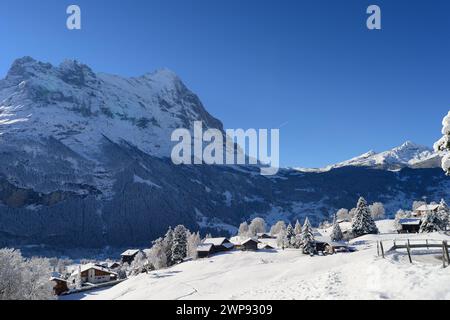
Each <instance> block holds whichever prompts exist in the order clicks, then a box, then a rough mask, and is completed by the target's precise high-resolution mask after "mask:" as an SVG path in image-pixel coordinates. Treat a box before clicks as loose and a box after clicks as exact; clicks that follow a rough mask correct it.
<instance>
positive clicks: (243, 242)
mask: <svg viewBox="0 0 450 320" xmlns="http://www.w3.org/2000/svg"><path fill="white" fill-rule="evenodd" d="M250 241H253V242H256V243H259V241H258V240H255V239H253V238H248V239H246V240H244V241H242V243H241V244H246V243H248V242H250Z"/></svg>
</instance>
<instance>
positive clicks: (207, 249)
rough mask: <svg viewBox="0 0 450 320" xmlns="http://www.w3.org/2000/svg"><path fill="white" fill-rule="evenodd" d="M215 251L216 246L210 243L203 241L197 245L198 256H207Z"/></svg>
mask: <svg viewBox="0 0 450 320" xmlns="http://www.w3.org/2000/svg"><path fill="white" fill-rule="evenodd" d="M213 253H214V246H213V245H212V244H210V243H202V244H199V245H198V246H197V257H198V258H207V257H209V256H210V255H211V254H213Z"/></svg>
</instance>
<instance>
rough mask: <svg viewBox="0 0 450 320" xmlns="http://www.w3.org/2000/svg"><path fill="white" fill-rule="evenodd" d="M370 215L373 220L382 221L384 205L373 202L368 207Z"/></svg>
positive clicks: (384, 212) (384, 211)
mask: <svg viewBox="0 0 450 320" xmlns="http://www.w3.org/2000/svg"><path fill="white" fill-rule="evenodd" d="M369 209H370V214H371V215H372V218H373V219H374V220H381V219H384V217H385V214H386V210H385V209H384V205H383V204H382V203H381V202H374V203H373V204H372V205H370V206H369Z"/></svg>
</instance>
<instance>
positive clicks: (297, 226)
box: [294, 220, 302, 234]
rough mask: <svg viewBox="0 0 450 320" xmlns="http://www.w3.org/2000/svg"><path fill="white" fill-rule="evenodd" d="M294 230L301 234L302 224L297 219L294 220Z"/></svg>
mask: <svg viewBox="0 0 450 320" xmlns="http://www.w3.org/2000/svg"><path fill="white" fill-rule="evenodd" d="M294 232H295V234H302V225H301V224H300V222H299V221H298V220H297V221H296V222H295V227H294Z"/></svg>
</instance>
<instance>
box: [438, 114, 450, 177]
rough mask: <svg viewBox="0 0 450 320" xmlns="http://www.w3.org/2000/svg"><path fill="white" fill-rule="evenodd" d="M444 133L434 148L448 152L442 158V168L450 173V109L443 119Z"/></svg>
mask: <svg viewBox="0 0 450 320" xmlns="http://www.w3.org/2000/svg"><path fill="white" fill-rule="evenodd" d="M442 134H443V135H444V136H443V137H442V138H441V139H440V140H439V141H438V142H436V143H435V144H434V150H435V151H436V152H446V154H445V155H444V157H443V158H442V169H443V170H444V171H445V172H446V174H448V175H450V152H449V151H450V111H449V112H448V114H447V115H446V116H445V118H444V120H442Z"/></svg>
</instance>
